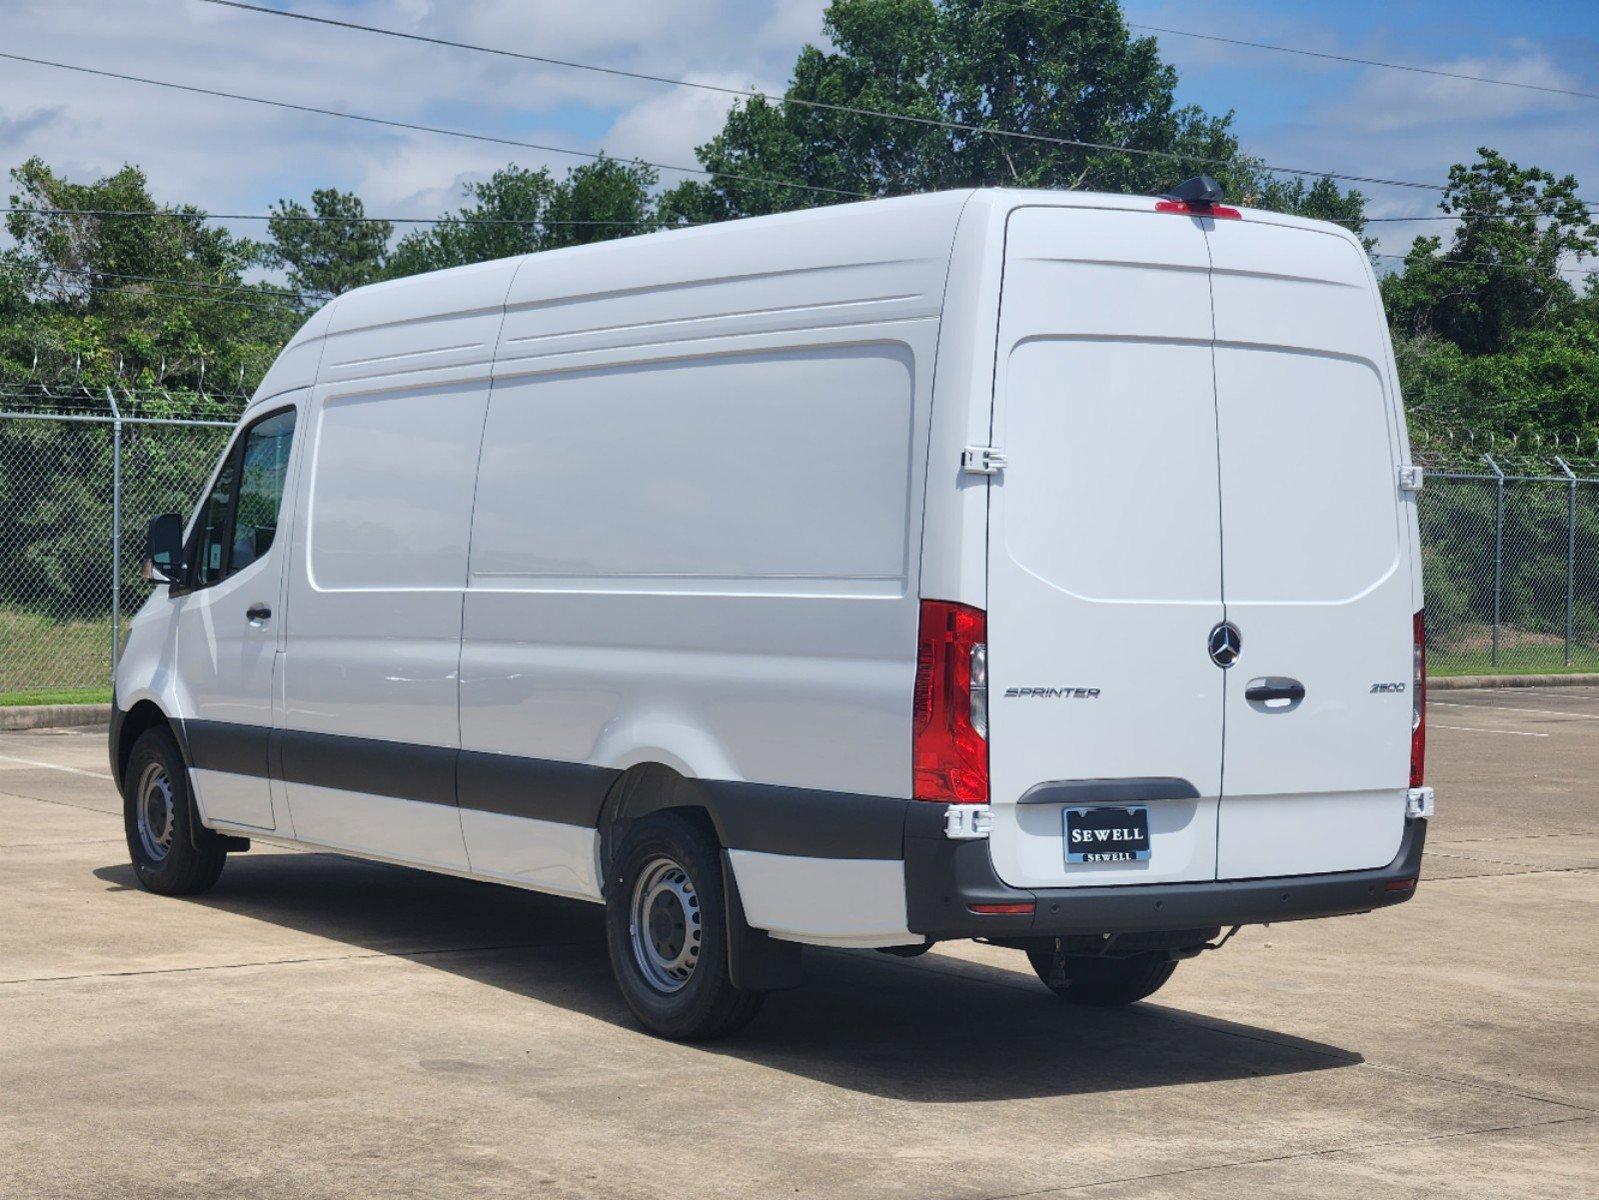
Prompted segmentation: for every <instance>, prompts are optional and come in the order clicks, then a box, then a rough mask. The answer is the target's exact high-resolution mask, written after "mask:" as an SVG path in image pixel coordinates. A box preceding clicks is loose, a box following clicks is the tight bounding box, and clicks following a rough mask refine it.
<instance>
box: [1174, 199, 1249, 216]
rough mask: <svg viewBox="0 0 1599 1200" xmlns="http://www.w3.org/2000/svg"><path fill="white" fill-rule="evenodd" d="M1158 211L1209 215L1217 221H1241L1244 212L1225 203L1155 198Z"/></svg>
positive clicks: (1185, 214)
mask: <svg viewBox="0 0 1599 1200" xmlns="http://www.w3.org/2000/svg"><path fill="white" fill-rule="evenodd" d="M1155 211H1156V212H1158V213H1181V214H1183V215H1184V216H1188V217H1211V218H1212V219H1214V220H1217V221H1242V220H1243V219H1244V214H1243V213H1241V212H1239V211H1238V210H1237V209H1236V208H1228V207H1227V206H1226V205H1225V204H1206V203H1204V202H1203V201H1196V200H1157V201H1155Z"/></svg>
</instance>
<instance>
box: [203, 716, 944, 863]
mask: <svg viewBox="0 0 1599 1200" xmlns="http://www.w3.org/2000/svg"><path fill="white" fill-rule="evenodd" d="M184 727H185V731H186V733H187V736H188V739H189V741H190V744H191V745H192V746H193V748H194V751H195V754H196V756H197V757H196V758H195V759H194V760H193V765H195V766H197V767H202V768H205V769H207V770H213V771H228V772H231V773H233V774H236V775H254V776H261V777H265V776H267V775H269V774H271V775H272V776H274V777H276V778H280V779H282V780H283V781H285V782H287V783H291V784H294V783H298V784H304V785H307V786H312V787H325V788H337V789H339V790H341V791H348V792H364V793H366V794H368V795H376V796H389V797H393V798H395V799H400V800H413V801H418V802H421V803H425V804H450V805H458V806H459V807H461V808H465V809H471V810H472V811H474V812H489V813H499V814H502V815H504V816H512V817H525V818H528V819H530V820H535V821H551V822H554V823H557V824H561V825H577V826H580V827H583V828H586V829H595V828H598V827H599V824H600V820H601V812H602V809H603V807H604V804H605V799H606V797H607V796H608V795H610V794H611V791H612V788H613V785H614V784H615V783H616V781H617V779H618V778H619V777H620V776H621V774H622V772H620V771H617V770H615V769H613V768H610V767H596V766H591V765H589V764H586V763H570V762H560V761H556V760H553V759H542V758H524V757H522V756H520V755H514V754H490V753H486V752H483V751H479V750H457V749H455V748H454V747H442V746H416V745H412V744H410V743H407V742H389V741H383V740H381V739H377V738H360V737H349V736H346V735H343V734H332V733H309V732H306V731H304V730H295V729H275V730H268V729H265V728H261V727H258V726H251V725H235V724H231V723H227V722H221V721H188V722H185V723H184ZM673 779H674V780H677V781H678V783H679V784H680V785H681V788H679V789H673V793H672V795H671V796H669V797H658V798H657V799H658V801H659V802H660V803H659V804H658V805H657V806H662V805H665V806H670V805H676V804H701V805H703V806H704V807H705V809H706V810H707V811H708V812H709V813H710V816H711V820H712V822H713V823H714V824H715V826H716V828H717V831H718V833H719V834H720V835H721V838H722V842H723V844H724V845H725V846H727V847H728V848H729V849H734V850H756V851H761V852H763V853H767V854H789V855H797V856H803V857H807V858H872V859H893V860H898V859H901V858H903V857H904V838H905V826H906V821H907V814H908V813H909V812H910V811H911V810H912V809H913V808H934V807H939V808H940V811H942V809H941V806H934V805H925V804H920V803H919V802H917V801H914V800H905V799H899V798H895V797H891V796H866V795H858V794H855V793H849V792H829V791H821V790H818V789H813V788H796V787H780V786H777V785H774V784H764V783H748V782H742V781H731V780H710V779H678V777H677V776H673ZM638 815H643V813H642V811H641V812H634V811H633V809H632V807H631V806H630V807H629V810H628V811H627V812H626V813H625V814H624V816H625V817H626V819H633V818H635V817H636V816H638Z"/></svg>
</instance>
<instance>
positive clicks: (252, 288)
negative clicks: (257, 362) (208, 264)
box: [33, 265, 333, 300]
mask: <svg viewBox="0 0 1599 1200" xmlns="http://www.w3.org/2000/svg"><path fill="white" fill-rule="evenodd" d="M33 269H34V270H38V271H45V272H50V273H53V274H57V275H82V276H86V277H89V278H93V279H126V280H132V281H134V282H137V283H170V284H174V285H176V286H178V287H197V288H208V289H214V290H216V291H223V292H254V293H255V294H256V295H266V296H282V297H283V298H284V299H286V300H289V299H293V300H303V299H305V298H306V297H308V296H309V297H310V298H311V299H313V300H331V299H332V298H333V293H332V292H308V291H299V290H296V289H295V288H280V287H273V286H272V285H271V284H265V283H263V284H253V283H210V282H208V281H206V280H204V279H168V278H165V277H163V276H160V275H123V274H119V273H117V272H115V271H98V270H94V269H88V268H86V269H81V270H80V269H79V268H77V267H56V266H45V265H40V266H38V267H35V268H33Z"/></svg>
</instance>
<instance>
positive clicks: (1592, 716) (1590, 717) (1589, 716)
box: [1427, 700, 1599, 721]
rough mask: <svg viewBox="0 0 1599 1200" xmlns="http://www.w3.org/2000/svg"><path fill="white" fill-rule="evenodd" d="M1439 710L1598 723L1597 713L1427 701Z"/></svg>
mask: <svg viewBox="0 0 1599 1200" xmlns="http://www.w3.org/2000/svg"><path fill="white" fill-rule="evenodd" d="M1434 704H1436V705H1438V706H1439V707H1440V708H1478V709H1486V710H1487V711H1489V712H1513V713H1532V714H1533V715H1534V716H1539V717H1570V718H1572V719H1573V720H1576V721H1599V713H1574V712H1560V711H1558V710H1556V709H1552V708H1511V707H1509V706H1508V705H1504V704H1462V703H1460V701H1458V700H1428V701H1427V705H1428V707H1431V706H1432V705H1434Z"/></svg>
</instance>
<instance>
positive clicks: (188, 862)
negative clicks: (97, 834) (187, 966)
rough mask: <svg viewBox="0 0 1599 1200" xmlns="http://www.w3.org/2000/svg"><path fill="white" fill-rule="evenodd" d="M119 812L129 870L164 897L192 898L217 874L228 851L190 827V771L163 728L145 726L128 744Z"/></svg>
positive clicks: (212, 835)
mask: <svg viewBox="0 0 1599 1200" xmlns="http://www.w3.org/2000/svg"><path fill="white" fill-rule="evenodd" d="M122 813H123V821H124V824H125V826H126V830H127V836H128V855H129V857H130V858H132V860H133V873H134V875H135V876H137V877H138V880H139V882H140V883H141V884H143V885H144V886H145V887H146V888H148V889H149V890H150V891H152V892H159V893H160V894H161V895H163V896H193V895H196V894H198V893H200V892H203V891H205V890H207V889H208V888H210V887H211V885H212V884H214V883H215V882H216V881H217V877H218V876H219V875H221V874H222V866H223V863H225V862H226V861H227V857H228V854H227V851H226V850H224V849H223V848H222V842H221V839H220V838H218V837H217V835H216V834H215V833H213V832H212V831H211V830H209V829H207V828H205V826H203V825H192V822H193V819H194V805H193V803H192V802H191V801H190V799H189V774H188V772H187V771H186V770H185V769H184V766H183V755H182V754H181V753H179V751H178V744H177V742H175V741H174V740H173V738H172V735H171V734H170V733H168V732H167V731H166V730H165V729H160V728H155V729H147V730H145V731H144V732H143V733H142V734H140V735H139V740H138V741H136V742H134V743H133V752H132V753H131V754H129V755H128V769H127V773H126V774H125V775H124V776H123V778H122Z"/></svg>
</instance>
